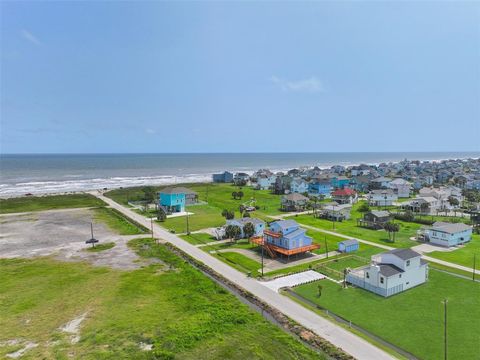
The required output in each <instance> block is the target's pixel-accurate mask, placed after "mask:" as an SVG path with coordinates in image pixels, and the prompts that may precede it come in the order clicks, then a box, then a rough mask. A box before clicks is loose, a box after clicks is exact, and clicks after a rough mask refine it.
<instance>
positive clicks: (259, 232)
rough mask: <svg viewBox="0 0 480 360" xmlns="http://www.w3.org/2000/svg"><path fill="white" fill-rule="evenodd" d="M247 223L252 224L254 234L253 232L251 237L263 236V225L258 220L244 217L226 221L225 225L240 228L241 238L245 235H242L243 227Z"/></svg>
mask: <svg viewBox="0 0 480 360" xmlns="http://www.w3.org/2000/svg"><path fill="white" fill-rule="evenodd" d="M247 223H252V224H253V227H254V229H255V232H254V234H253V236H262V235H263V230H265V223H264V222H263V221H262V220H260V219H257V218H249V217H245V218H241V219H231V220H227V225H236V226H238V227H239V228H240V230H241V234H240V237H241V238H244V237H245V234H244V233H243V227H244V226H245V225H246V224H247Z"/></svg>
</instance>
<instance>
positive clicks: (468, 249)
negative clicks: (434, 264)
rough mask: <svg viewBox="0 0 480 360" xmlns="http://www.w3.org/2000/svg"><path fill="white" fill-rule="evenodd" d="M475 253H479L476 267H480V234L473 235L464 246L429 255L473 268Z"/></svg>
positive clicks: (429, 254)
mask: <svg viewBox="0 0 480 360" xmlns="http://www.w3.org/2000/svg"><path fill="white" fill-rule="evenodd" d="M474 254H476V255H477V259H476V266H475V268H476V269H480V235H478V234H474V235H472V240H471V241H470V242H469V243H467V244H466V245H464V246H463V247H462V248H459V249H455V250H453V251H451V252H442V251H434V252H431V253H428V254H427V255H428V256H431V257H434V258H436V259H440V260H445V261H449V262H452V263H455V264H459V265H463V266H467V267H470V268H473V256H474Z"/></svg>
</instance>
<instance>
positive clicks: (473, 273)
mask: <svg viewBox="0 0 480 360" xmlns="http://www.w3.org/2000/svg"><path fill="white" fill-rule="evenodd" d="M476 262H477V254H473V271H472V280H473V281H475V267H476Z"/></svg>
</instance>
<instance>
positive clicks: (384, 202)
mask: <svg viewBox="0 0 480 360" xmlns="http://www.w3.org/2000/svg"><path fill="white" fill-rule="evenodd" d="M367 199H368V204H369V205H371V206H392V205H393V203H394V202H395V201H397V200H398V195H397V194H395V193H394V192H393V190H392V189H383V190H372V191H370V192H369V193H368V194H367Z"/></svg>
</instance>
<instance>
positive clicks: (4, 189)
mask: <svg viewBox="0 0 480 360" xmlns="http://www.w3.org/2000/svg"><path fill="white" fill-rule="evenodd" d="M479 158H480V157H463V158H462V157H452V158H443V159H430V160H409V161H420V162H421V163H441V162H444V161H464V160H468V159H473V160H478V159H479ZM399 162H400V161H389V162H384V161H382V162H368V163H367V162H359V163H350V162H348V164H347V162H341V163H339V164H330V163H329V164H324V165H321V166H319V165H300V166H294V167H277V168H275V167H268V166H259V167H257V168H256V169H252V168H248V169H246V168H245V167H238V166H237V167H232V168H229V169H225V170H227V171H230V172H233V173H235V172H244V173H247V174H249V175H252V174H253V173H254V172H255V171H257V170H258V169H268V170H270V171H272V172H273V173H277V172H286V171H288V170H291V169H294V168H297V169H312V168H314V167H318V168H319V169H321V170H326V169H329V168H331V167H333V166H343V167H346V168H348V167H352V166H359V165H360V164H366V165H369V166H378V165H379V164H382V163H387V164H396V163H399ZM213 173H215V172H209V173H203V174H198V173H197V174H184V175H158V176H130V177H129V176H115V177H106V178H98V177H97V178H90V179H77V180H56V181H55V180H45V181H30V182H18V183H0V199H8V198H15V197H25V196H26V194H32V196H46V195H65V194H77V193H85V192H89V191H96V190H103V189H105V188H107V189H108V190H114V189H119V188H131V187H139V186H163V185H165V186H168V185H176V184H187V183H211V182H212V174H213Z"/></svg>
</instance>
